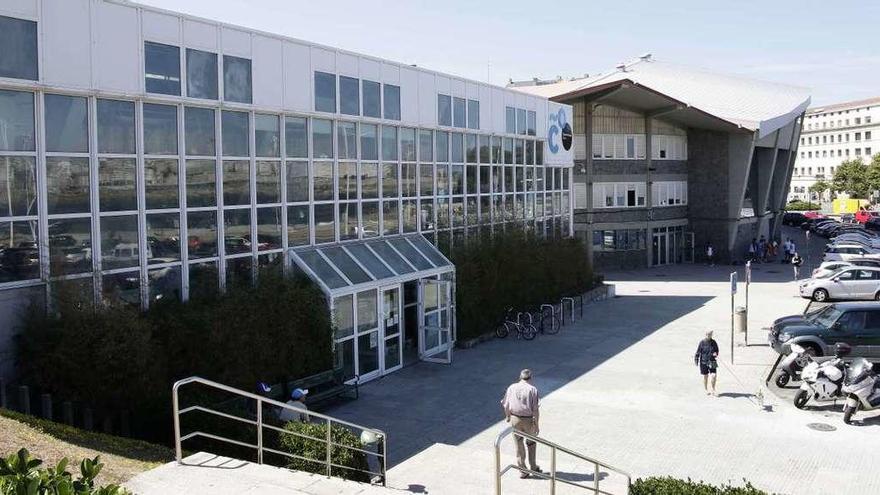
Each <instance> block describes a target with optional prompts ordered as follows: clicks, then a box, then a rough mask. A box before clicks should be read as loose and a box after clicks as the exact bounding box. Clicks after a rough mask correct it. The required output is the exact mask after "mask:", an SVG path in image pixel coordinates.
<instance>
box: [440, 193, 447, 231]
mask: <svg viewBox="0 0 880 495" xmlns="http://www.w3.org/2000/svg"><path fill="white" fill-rule="evenodd" d="M437 228H439V229H448V228H449V200H448V199H446V198H439V199H437Z"/></svg>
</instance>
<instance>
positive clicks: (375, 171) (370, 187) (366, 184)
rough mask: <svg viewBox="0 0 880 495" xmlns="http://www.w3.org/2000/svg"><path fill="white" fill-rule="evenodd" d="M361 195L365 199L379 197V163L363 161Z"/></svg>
mask: <svg viewBox="0 0 880 495" xmlns="http://www.w3.org/2000/svg"><path fill="white" fill-rule="evenodd" d="M361 196H362V197H363V198H364V199H372V198H378V197H379V164H378V163H361Z"/></svg>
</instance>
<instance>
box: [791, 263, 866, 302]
mask: <svg viewBox="0 0 880 495" xmlns="http://www.w3.org/2000/svg"><path fill="white" fill-rule="evenodd" d="M798 290H799V292H800V295H801V297H805V298H808V299H812V300H814V301H817V302H824V301H828V300H831V299H838V300H845V301H847V300H856V299H873V300H877V301H880V268H873V267H866V266H853V267H846V268H842V269H841V270H839V271H837V272H835V273H832V274H831V275H830V276H826V277H822V278H811V279H808V280H805V281H803V282H801V283H800V285H799V286H798Z"/></svg>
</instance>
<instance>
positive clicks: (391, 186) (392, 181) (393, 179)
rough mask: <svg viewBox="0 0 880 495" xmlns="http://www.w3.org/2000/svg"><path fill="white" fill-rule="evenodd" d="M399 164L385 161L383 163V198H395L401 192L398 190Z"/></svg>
mask: <svg viewBox="0 0 880 495" xmlns="http://www.w3.org/2000/svg"><path fill="white" fill-rule="evenodd" d="M397 170H398V169H397V164H396V163H383V164H382V197H383V198H394V197H397V196H398V195H399V194H398V192H397V176H398V172H397Z"/></svg>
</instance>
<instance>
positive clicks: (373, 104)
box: [361, 80, 382, 119]
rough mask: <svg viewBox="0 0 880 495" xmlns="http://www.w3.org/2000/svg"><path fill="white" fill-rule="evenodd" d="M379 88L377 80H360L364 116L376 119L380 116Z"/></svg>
mask: <svg viewBox="0 0 880 495" xmlns="http://www.w3.org/2000/svg"><path fill="white" fill-rule="evenodd" d="M379 88H380V85H379V83H377V82H373V81H366V80H364V81H361V90H362V91H363V95H364V98H363V100H364V117H375V118H377V119H378V118H379V117H381V116H382V112H381V108H380V107H379V100H380V98H379Z"/></svg>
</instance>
